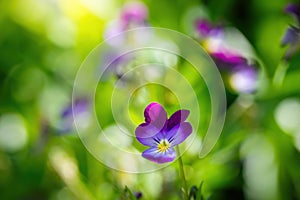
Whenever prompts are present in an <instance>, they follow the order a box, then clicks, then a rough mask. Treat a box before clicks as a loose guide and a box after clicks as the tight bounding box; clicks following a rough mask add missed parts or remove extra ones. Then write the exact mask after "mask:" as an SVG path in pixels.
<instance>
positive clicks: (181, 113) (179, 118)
mask: <svg viewBox="0 0 300 200" xmlns="http://www.w3.org/2000/svg"><path fill="white" fill-rule="evenodd" d="M189 114H190V111H189V110H178V111H176V112H175V113H174V114H173V115H172V116H171V117H170V119H169V120H168V130H171V129H172V128H173V127H174V126H176V125H178V124H180V123H181V122H184V121H185V120H186V119H187V118H188V116H189Z"/></svg>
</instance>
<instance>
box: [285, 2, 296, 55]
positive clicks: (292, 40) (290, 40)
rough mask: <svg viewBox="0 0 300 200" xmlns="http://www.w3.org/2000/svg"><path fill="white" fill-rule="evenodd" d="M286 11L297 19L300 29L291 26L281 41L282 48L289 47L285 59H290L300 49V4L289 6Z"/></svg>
mask: <svg viewBox="0 0 300 200" xmlns="http://www.w3.org/2000/svg"><path fill="white" fill-rule="evenodd" d="M285 11H286V12H287V13H288V14H291V15H293V16H294V17H295V18H296V21H297V25H298V27H296V26H292V25H290V26H289V27H288V28H287V30H286V31H285V34H284V36H283V37H282V39H281V45H282V46H287V45H289V49H287V52H286V53H285V56H284V58H285V59H289V58H290V57H292V56H293V55H294V54H295V53H296V52H297V51H298V50H299V48H300V28H299V26H300V4H293V3H291V4H288V5H287V6H286V8H285Z"/></svg>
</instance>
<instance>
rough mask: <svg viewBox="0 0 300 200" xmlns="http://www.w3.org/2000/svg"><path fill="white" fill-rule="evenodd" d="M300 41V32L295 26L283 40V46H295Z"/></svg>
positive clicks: (287, 31) (289, 29)
mask: <svg viewBox="0 0 300 200" xmlns="http://www.w3.org/2000/svg"><path fill="white" fill-rule="evenodd" d="M299 39H300V30H299V29H298V28H296V27H294V26H292V27H289V28H288V29H287V30H286V31H285V34H284V36H283V38H282V40H281V45H282V46H285V45H289V44H290V45H293V44H295V43H297V42H298V41H299Z"/></svg>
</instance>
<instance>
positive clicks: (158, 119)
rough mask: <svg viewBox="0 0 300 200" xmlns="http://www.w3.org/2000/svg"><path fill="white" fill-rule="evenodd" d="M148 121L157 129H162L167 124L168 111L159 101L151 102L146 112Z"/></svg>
mask: <svg viewBox="0 0 300 200" xmlns="http://www.w3.org/2000/svg"><path fill="white" fill-rule="evenodd" d="M144 116H145V121H146V123H151V124H152V125H153V126H155V127H156V128H157V129H159V130H161V129H163V127H164V126H165V124H166V121H167V113H166V111H165V109H164V108H163V107H162V106H161V105H160V104H159V103H151V104H149V105H148V106H147V107H146V109H145V112H144Z"/></svg>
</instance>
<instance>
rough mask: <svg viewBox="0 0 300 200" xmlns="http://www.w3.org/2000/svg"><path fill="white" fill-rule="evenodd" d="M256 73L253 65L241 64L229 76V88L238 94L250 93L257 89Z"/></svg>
mask: <svg viewBox="0 0 300 200" xmlns="http://www.w3.org/2000/svg"><path fill="white" fill-rule="evenodd" d="M257 80H258V73H257V69H256V67H255V66H253V65H249V64H247V63H243V64H240V65H237V66H236V67H235V68H234V69H233V71H232V73H231V75H230V84H231V87H232V88H233V89H234V90H235V91H237V92H239V93H252V92H254V91H255V90H256V89H257Z"/></svg>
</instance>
